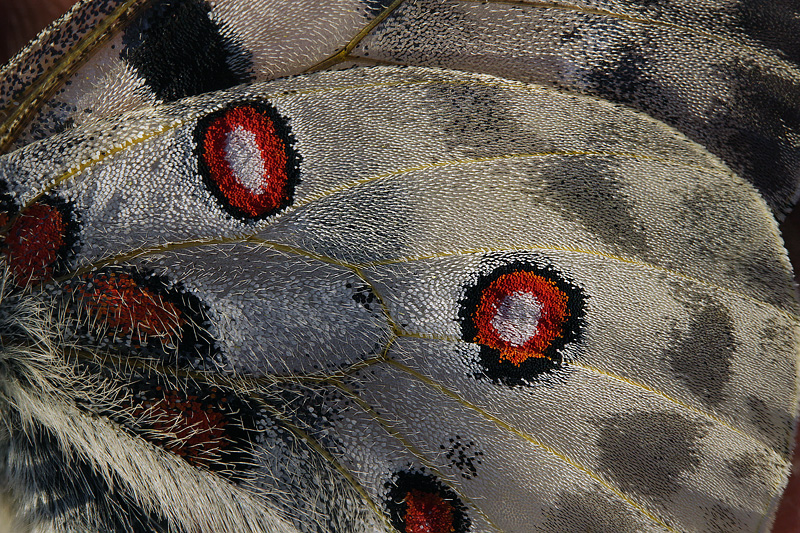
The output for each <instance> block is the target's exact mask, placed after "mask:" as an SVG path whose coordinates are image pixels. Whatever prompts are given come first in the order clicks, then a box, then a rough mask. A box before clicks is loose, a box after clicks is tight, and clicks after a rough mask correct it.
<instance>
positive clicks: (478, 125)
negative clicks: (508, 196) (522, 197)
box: [425, 84, 554, 157]
mask: <svg viewBox="0 0 800 533" xmlns="http://www.w3.org/2000/svg"><path fill="white" fill-rule="evenodd" d="M425 93H426V95H427V96H428V97H429V98H430V102H431V103H430V104H428V105H427V106H428V109H427V116H426V118H428V120H429V121H430V122H431V124H433V125H435V126H437V127H438V128H439V129H440V132H437V133H440V135H439V136H438V138H437V141H438V142H441V143H443V144H444V145H445V146H446V147H447V148H449V149H451V150H453V151H457V152H459V153H462V154H464V155H465V156H468V157H491V156H494V155H501V154H502V155H506V154H508V153H510V152H514V153H522V154H524V153H535V152H548V151H552V150H553V149H554V148H553V145H552V143H551V142H549V141H548V140H547V139H545V138H542V137H540V136H537V135H535V134H534V133H533V132H531V131H529V130H528V129H527V128H525V127H523V126H522V125H521V124H520V120H519V119H518V118H517V117H515V116H514V114H513V111H510V110H511V109H513V105H512V103H511V102H509V101H507V100H506V99H505V98H504V97H503V94H502V92H500V91H498V90H497V88H495V87H486V86H481V85H477V84H476V85H433V86H431V87H428V88H426V89H425Z"/></svg>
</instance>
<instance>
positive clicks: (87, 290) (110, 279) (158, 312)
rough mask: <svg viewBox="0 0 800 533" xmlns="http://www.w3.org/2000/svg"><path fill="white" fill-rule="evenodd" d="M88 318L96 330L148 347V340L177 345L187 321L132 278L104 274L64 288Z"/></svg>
mask: <svg viewBox="0 0 800 533" xmlns="http://www.w3.org/2000/svg"><path fill="white" fill-rule="evenodd" d="M65 290H67V291H68V292H72V293H73V295H74V297H75V300H76V301H77V302H80V305H81V306H82V307H83V309H84V311H85V312H86V313H87V314H88V315H89V317H90V318H91V320H92V321H93V323H95V324H96V326H95V329H98V330H102V331H106V332H107V334H108V335H112V336H116V335H120V334H121V335H130V336H131V338H132V340H133V341H135V342H139V343H145V342H146V340H147V338H148V337H158V338H160V339H161V340H162V341H163V342H165V343H167V342H177V341H178V340H179V339H180V334H181V329H182V327H183V325H184V323H185V319H184V317H183V315H182V313H181V310H180V309H179V308H178V306H177V305H175V304H174V303H172V302H170V301H168V300H165V299H164V298H163V297H162V296H161V295H160V294H158V293H157V292H155V291H153V290H151V289H149V288H147V287H142V286H140V285H139V284H138V283H137V282H136V280H134V279H133V277H131V276H130V275H129V274H126V273H123V272H104V273H100V274H97V275H95V276H92V277H88V278H87V279H86V280H85V283H81V284H76V285H70V286H68V287H66V288H65Z"/></svg>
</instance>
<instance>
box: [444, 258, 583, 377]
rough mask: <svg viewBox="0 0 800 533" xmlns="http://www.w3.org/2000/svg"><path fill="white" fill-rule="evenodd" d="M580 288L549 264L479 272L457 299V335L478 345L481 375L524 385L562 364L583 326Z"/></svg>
mask: <svg viewBox="0 0 800 533" xmlns="http://www.w3.org/2000/svg"><path fill="white" fill-rule="evenodd" d="M583 315H584V297H583V293H582V291H581V289H580V288H579V287H577V286H576V285H574V284H573V283H571V282H570V281H569V280H567V279H566V278H565V277H564V276H563V275H562V274H561V273H559V272H557V271H556V270H555V269H554V268H552V267H549V266H545V267H541V266H538V265H536V264H533V263H527V262H521V261H517V262H513V263H510V264H506V265H503V266H501V267H499V268H496V269H494V271H492V272H491V273H489V274H488V275H483V276H479V278H478V281H477V283H475V284H474V285H472V286H470V287H467V288H466V291H465V298H464V299H463V300H462V302H461V309H460V311H459V316H460V318H461V320H462V338H463V339H464V340H465V341H467V342H471V343H475V344H479V345H480V346H481V351H480V360H481V363H482V366H483V367H484V373H485V375H486V376H488V377H490V378H491V379H493V380H494V381H495V382H503V383H505V384H507V385H522V384H525V383H529V382H530V381H531V380H533V379H534V378H536V377H537V376H538V375H540V374H543V373H548V372H552V371H553V370H555V369H557V368H559V367H560V366H561V350H562V349H563V348H564V347H565V346H566V345H567V344H568V343H571V342H574V341H576V340H577V338H578V335H579V333H580V329H581V326H582V324H583Z"/></svg>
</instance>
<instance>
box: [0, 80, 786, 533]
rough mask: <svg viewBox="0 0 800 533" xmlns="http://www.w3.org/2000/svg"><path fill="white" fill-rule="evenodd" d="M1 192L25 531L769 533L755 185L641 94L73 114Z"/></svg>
mask: <svg viewBox="0 0 800 533" xmlns="http://www.w3.org/2000/svg"><path fill="white" fill-rule="evenodd" d="M465 110H468V112H467V111H465ZM0 178H1V179H2V180H3V183H5V191H4V196H3V197H2V201H3V202H4V204H3V205H4V207H5V209H6V214H5V215H4V216H5V217H7V218H6V220H7V222H8V229H7V234H6V238H5V244H4V248H3V254H4V262H5V264H6V266H7V269H8V273H7V279H6V284H7V295H6V296H5V298H4V300H3V302H2V308H0V309H2V313H1V314H0V317H2V320H3V322H2V328H3V329H2V335H3V342H4V344H5V345H6V346H7V348H6V351H4V355H3V357H4V361H5V362H6V366H5V367H4V370H3V372H4V375H3V380H2V387H3V388H2V393H3V396H2V397H3V398H4V402H6V403H5V404H4V405H3V409H4V412H5V413H6V414H5V415H4V416H5V417H6V418H7V420H9V424H10V427H12V428H13V431H10V432H9V433H8V434H7V435H6V436H5V437H4V440H2V443H3V446H4V447H5V448H4V449H5V451H7V453H8V457H9V459H8V464H9V465H12V466H11V467H6V469H5V470H4V476H6V479H8V480H9V484H10V486H11V487H13V490H14V491H15V492H14V496H15V497H16V498H17V499H18V500H19V501H20V502H31V503H27V507H23V509H22V511H23V513H26V516H27V517H28V518H30V519H31V520H32V521H39V523H41V524H44V525H45V526H46V525H51V526H53V527H57V528H61V529H62V530H71V529H70V528H72V530H76V531H77V530H84V529H92V528H94V529H104V528H108V529H113V528H115V527H122V528H124V527H129V526H130V527H134V526H135V527H138V526H141V527H146V528H150V529H155V530H159V528H160V529H161V530H167V531H168V530H178V531H183V530H186V531H294V530H297V531H302V532H312V531H313V532H316V531H319V532H323V531H325V532H327V531H348V532H349V531H365V532H367V531H393V530H397V531H401V532H403V533H411V532H418V531H426V529H423V528H425V527H427V528H428V529H427V531H432V532H435V533H445V532H446V533H452V532H456V533H466V532H473V533H477V532H487V531H504V532H523V533H528V532H532V531H541V532H560V531H587V530H589V529H591V530H593V531H601V532H609V533H610V532H612V531H613V532H620V531H623V532H627V531H630V532H633V531H658V532H665V531H671V532H676V531H681V532H683V531H693V532H695V531H696V532H709V533H711V532H714V531H720V530H724V531H741V532H745V531H747V532H749V531H767V530H768V528H769V525H770V520H771V514H772V511H773V509H774V507H775V505H776V502H777V501H778V499H779V497H780V493H781V491H782V489H783V486H784V484H785V481H786V476H787V472H788V469H789V466H790V458H789V455H790V451H791V440H792V435H793V420H794V417H795V415H796V398H797V386H796V383H797V367H796V353H797V345H798V334H799V333H800V331H799V330H798V317H797V311H798V308H797V302H796V300H795V297H794V294H793V288H792V287H793V286H792V281H791V270H790V267H789V264H788V261H787V258H786V256H785V252H784V250H783V248H782V243H781V240H780V237H779V235H778V232H777V227H776V222H775V220H774V218H773V216H772V214H771V212H770V210H769V207H768V206H767V204H766V203H765V202H764V200H763V199H762V197H761V195H760V194H759V192H758V190H757V189H756V188H755V187H754V186H753V185H751V184H750V183H749V182H748V181H746V180H744V179H742V178H740V177H739V176H737V175H736V174H734V173H733V172H731V171H730V170H729V169H728V168H727V167H726V166H725V165H724V164H723V163H721V162H720V161H719V160H718V159H717V158H716V157H714V156H713V155H711V154H710V153H708V152H707V151H705V149H703V148H702V147H701V146H699V145H697V144H694V143H693V142H691V141H689V140H688V139H687V138H686V137H685V136H683V135H682V134H680V133H678V132H677V131H676V130H673V129H672V128H670V127H669V126H667V125H665V124H663V123H661V122H658V121H655V120H653V119H652V118H650V117H648V116H646V115H645V114H643V113H641V112H638V111H635V110H632V109H630V108H625V107H622V106H619V105H616V104H612V103H608V102H604V101H602V100H599V99H596V98H593V97H588V96H577V95H571V94H565V93H563V92H562V91H559V90H556V89H553V88H547V87H543V86H538V85H531V84H526V83H522V82H518V81H511V80H507V79H501V78H496V77H493V76H489V75H481V74H469V73H460V72H456V71H445V70H439V69H426V68H416V67H372V68H354V69H350V70H345V71H336V72H320V73H316V74H309V75H306V76H301V77H296V78H290V79H284V80H276V81H272V82H268V83H259V84H253V85H247V86H242V87H238V88H234V89H231V90H228V91H223V92H218V93H212V94H208V95H201V96H197V97H192V98H187V99H183V100H181V101H179V102H176V103H173V104H166V105H163V106H158V107H155V108H152V109H145V110H138V111H133V112H130V113H129V114H127V115H125V116H122V117H120V118H118V119H105V120H102V121H101V120H96V121H92V122H90V123H87V124H84V125H82V126H81V127H76V128H73V129H70V130H67V131H64V132H63V133H61V134H59V135H56V136H54V137H51V138H50V139H48V140H43V141H37V142H33V143H31V144H28V145H27V146H25V147H23V148H21V149H20V150H18V151H16V152H13V153H11V154H8V155H5V156H3V157H2V158H1V159H0ZM29 435H35V436H36V439H35V440H31V439H30V438H29ZM31 461H56V462H58V461H62V462H67V463H68V464H70V465H71V466H70V468H71V469H74V470H78V469H79V470H80V471H81V472H84V473H85V474H84V478H83V480H84V481H82V482H81V484H79V485H77V486H76V485H75V484H72V483H70V481H69V480H67V479H64V478H63V477H59V476H58V475H54V474H52V473H51V472H50V471H49V470H48V469H43V468H33V469H30V468H28V469H26V468H24V467H23V465H25V464H29V463H30V462H31ZM142 479H149V480H154V481H153V482H152V483H146V484H143V483H142V482H141V480H142ZM179 487H186V488H187V490H180V489H179ZM87 488H88V491H89V493H92V491H93V493H96V494H103V495H104V498H105V499H104V500H103V501H102V502H100V501H97V500H95V499H93V498H87V497H86V496H85V494H86V493H87ZM37 491H38V492H37ZM54 493H60V494H61V493H63V494H64V497H63V498H62V499H61V500H59V501H57V502H50V501H48V500H47V498H46V497H45V496H44V495H49V494H54ZM82 495H83V496H82ZM106 496H107V497H106ZM61 502H64V503H61ZM104 502H105V503H104ZM198 502H202V503H200V504H198ZM120 510H121V511H120ZM119 516H121V517H123V518H122V520H123V522H122V525H119V524H118V523H116V522H115V520H118V518H117V517H119ZM98 524H99V525H98ZM45 526H43V527H45Z"/></svg>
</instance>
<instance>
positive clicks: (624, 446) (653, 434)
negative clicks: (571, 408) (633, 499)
mask: <svg viewBox="0 0 800 533" xmlns="http://www.w3.org/2000/svg"><path fill="white" fill-rule="evenodd" d="M593 423H594V425H595V426H596V427H597V428H598V430H599V433H598V436H597V443H596V444H597V447H598V448H599V450H600V453H599V456H598V458H597V461H598V464H597V470H598V471H599V472H600V473H602V474H604V475H606V476H608V477H609V478H610V479H611V480H613V481H614V483H616V485H617V486H618V487H619V488H620V489H622V490H623V491H625V492H630V493H634V494H638V495H640V496H644V497H649V498H656V499H661V500H664V499H667V498H669V496H670V495H671V494H674V493H676V492H678V490H679V489H680V484H681V477H682V476H683V475H684V474H689V473H692V472H693V471H694V470H695V469H696V468H697V466H698V465H699V464H700V452H699V449H698V441H699V440H700V439H701V438H702V437H703V436H704V435H705V429H704V427H703V425H702V424H700V423H698V422H696V421H693V420H690V419H688V418H684V417H683V416H681V415H679V414H677V413H669V412H638V413H630V414H620V415H617V416H610V417H607V418H598V419H595V420H593Z"/></svg>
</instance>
